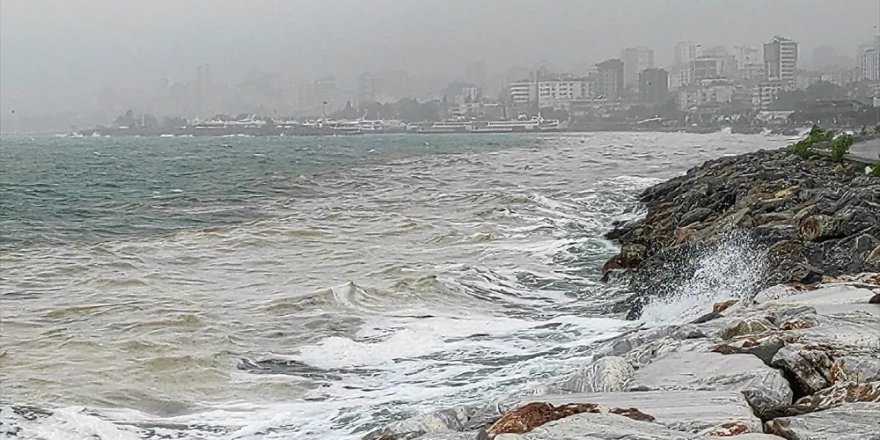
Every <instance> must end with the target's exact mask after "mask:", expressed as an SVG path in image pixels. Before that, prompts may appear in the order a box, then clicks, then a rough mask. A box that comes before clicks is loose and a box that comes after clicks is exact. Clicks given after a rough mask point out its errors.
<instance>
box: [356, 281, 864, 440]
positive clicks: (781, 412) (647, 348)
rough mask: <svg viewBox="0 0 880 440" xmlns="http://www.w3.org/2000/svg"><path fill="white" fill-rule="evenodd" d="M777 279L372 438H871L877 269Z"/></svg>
mask: <svg viewBox="0 0 880 440" xmlns="http://www.w3.org/2000/svg"><path fill="white" fill-rule="evenodd" d="M813 287H814V289H811V290H807V291H805V290H803V289H799V288H792V287H780V286H777V287H773V288H771V289H768V290H765V291H762V292H759V293H758V295H756V296H755V298H754V299H753V300H749V301H741V300H730V301H725V302H722V303H719V304H716V305H715V307H714V310H713V311H710V310H706V312H710V313H711V318H705V319H701V320H699V321H701V322H698V323H687V324H678V325H662V326H655V327H645V326H642V325H634V328H633V329H632V330H631V331H630V332H628V333H627V334H624V335H622V336H620V337H617V338H615V339H613V340H611V341H607V342H606V343H604V344H603V345H601V346H599V347H597V348H596V351H595V355H594V357H593V360H592V361H591V362H589V363H588V364H586V365H584V367H583V368H582V369H580V370H579V371H573V372H572V373H571V374H570V375H568V376H566V377H560V378H556V379H554V380H551V381H549V382H548V383H545V384H543V385H540V386H538V387H535V388H532V389H530V390H526V391H523V392H521V393H518V394H516V395H512V396H508V397H506V398H502V399H499V400H496V401H493V402H486V403H484V404H477V405H468V406H460V407H456V408H448V409H443V410H439V411H434V412H428V413H425V414H421V415H417V416H414V417H411V418H408V419H404V420H401V421H399V422H395V423H392V424H390V425H388V426H385V427H383V428H381V429H378V430H376V431H373V432H371V433H369V434H367V435H366V436H365V437H364V438H365V439H367V440H377V439H383V440H392V439H396V440H402V439H422V440H441V439H443V440H465V439H469V440H476V439H497V440H516V439H523V440H525V439H543V440H556V439H559V440H562V439H617V440H627V439H630V440H635V439H642V440H648V439H652V440H653V439H666V440H684V439H698V438H711V437H735V438H737V439H741V440H758V439H763V440H771V439H776V440H782V439H788V440H808V439H809V440H823V439H827V440H878V439H880V304H872V303H871V300H872V298H873V299H874V300H875V301H876V298H877V297H878V295H880V275H877V274H862V275H860V276H856V277H842V278H841V279H838V280H836V281H835V282H834V283H829V284H818V285H816V286H813Z"/></svg>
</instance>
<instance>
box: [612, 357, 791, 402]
mask: <svg viewBox="0 0 880 440" xmlns="http://www.w3.org/2000/svg"><path fill="white" fill-rule="evenodd" d="M629 389H630V390H638V391H646V390H718V391H739V392H742V393H743V395H744V396H745V397H746V399H747V400H748V402H749V404H750V405H751V406H752V407H754V408H756V409H762V408H769V407H772V406H777V405H788V404H790V403H791V402H792V397H793V392H792V390H791V388H790V387H789V384H788V381H786V380H785V378H784V377H783V375H782V373H781V372H780V371H778V370H774V369H772V368H769V367H767V366H766V365H765V364H764V363H763V362H761V360H760V359H758V358H757V357H755V356H750V355H744V354H731V355H722V354H720V353H698V352H677V353H669V354H666V355H663V356H661V357H659V358H657V359H656V360H654V361H653V362H651V363H649V364H648V365H646V366H644V367H642V368H641V369H639V370H638V371H636V374H635V376H634V377H633V381H632V383H631V385H630V387H629Z"/></svg>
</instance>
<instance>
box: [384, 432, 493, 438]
mask: <svg viewBox="0 0 880 440" xmlns="http://www.w3.org/2000/svg"><path fill="white" fill-rule="evenodd" d="M392 439H393V440H397V439H396V438H393V437H392V438H389V439H387V440H392ZM417 439H418V440H489V436H488V435H486V434H484V433H483V434H482V435H481V433H480V432H478V431H472V432H433V433H430V434H425V435H421V436H419V437H417ZM380 440H385V439H380Z"/></svg>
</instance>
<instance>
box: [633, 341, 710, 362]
mask: <svg viewBox="0 0 880 440" xmlns="http://www.w3.org/2000/svg"><path fill="white" fill-rule="evenodd" d="M712 346H713V340H711V339H708V338H694V339H680V338H674V337H666V338H662V339H658V340H656V341H652V342H648V343H647V344H644V345H641V346H639V347H638V348H635V349H633V350H631V351H630V352H629V353H626V354H624V355H623V358H624V359H626V360H627V361H628V362H629V363H630V364H632V365H635V366H639V367H641V366H643V365H645V364H648V363H650V362H652V361H653V360H654V359H656V358H658V357H660V356H663V355H665V354H668V353H678V352H685V351H687V352H706V351H709V350H710V349H711V347H712Z"/></svg>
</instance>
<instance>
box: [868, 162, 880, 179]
mask: <svg viewBox="0 0 880 440" xmlns="http://www.w3.org/2000/svg"><path fill="white" fill-rule="evenodd" d="M869 176H871V177H880V160H878V161H877V162H875V163H874V167H873V168H871V173H870V174H869Z"/></svg>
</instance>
